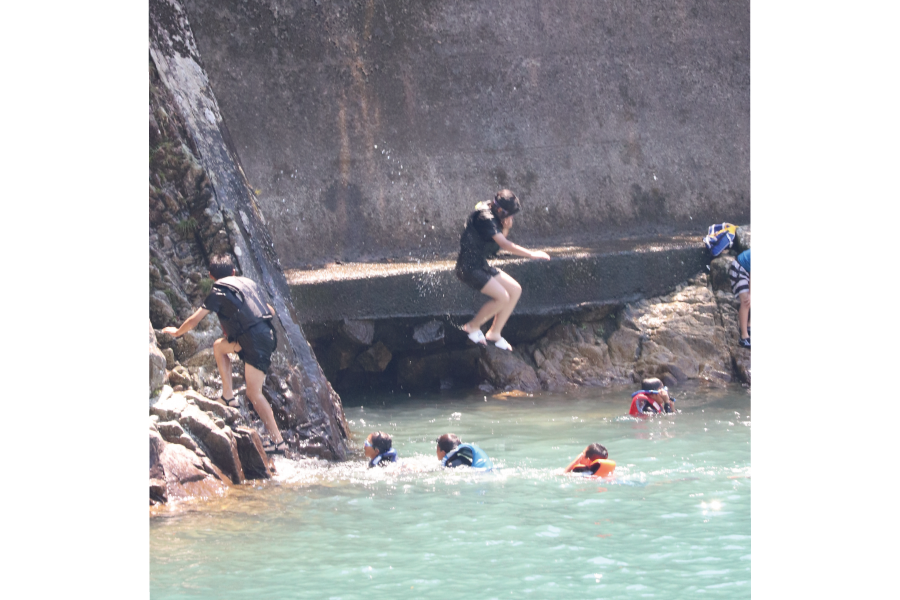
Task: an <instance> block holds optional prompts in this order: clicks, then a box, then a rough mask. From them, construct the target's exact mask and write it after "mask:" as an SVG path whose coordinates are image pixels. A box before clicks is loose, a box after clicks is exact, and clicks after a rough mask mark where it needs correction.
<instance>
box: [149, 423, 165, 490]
mask: <svg viewBox="0 0 900 600" xmlns="http://www.w3.org/2000/svg"><path fill="white" fill-rule="evenodd" d="M165 446H166V442H165V441H164V440H163V439H162V437H161V436H160V435H159V432H157V431H156V428H155V427H153V425H152V424H151V426H150V504H151V505H153V504H162V503H165V502H168V500H169V495H168V492H167V490H166V471H165V469H164V468H163V465H162V453H163V449H164V448H165Z"/></svg>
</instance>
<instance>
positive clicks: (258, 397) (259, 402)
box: [244, 363, 284, 444]
mask: <svg viewBox="0 0 900 600" xmlns="http://www.w3.org/2000/svg"><path fill="white" fill-rule="evenodd" d="M244 379H246V380H247V397H248V398H249V399H250V402H252V403H253V408H255V409H256V414H258V415H259V418H260V419H262V422H263V423H264V424H265V426H266V429H267V430H268V432H269V435H271V436H272V437H273V438H274V439H275V443H278V444H280V443H281V442H282V441H283V439H284V438H282V437H281V432H280V431H279V430H278V425H277V424H276V423H275V413H273V412H272V407H271V406H269V402H268V401H267V400H266V398H265V396H263V393H262V386H263V383H264V382H265V380H266V374H265V373H263V372H262V371H260V370H259V369H257V368H256V367H254V366H253V365H250V364H247V363H244Z"/></svg>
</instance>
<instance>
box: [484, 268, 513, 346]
mask: <svg viewBox="0 0 900 600" xmlns="http://www.w3.org/2000/svg"><path fill="white" fill-rule="evenodd" d="M491 281H497V282H498V283H499V284H500V285H502V286H503V289H505V290H506V293H507V294H508V295H509V301H508V302H507V303H506V304H504V305H503V307H502V308H501V309H500V311H499V312H498V313H497V314H496V315H494V322H493V323H492V324H491V328H490V329H488V332H487V333H486V334H484V337H485V338H486V339H488V340H490V341H492V342H496V341H497V340H499V339H500V338H501V337H502V332H503V327H504V326H505V325H506V321H507V320H508V319H509V316H510V315H511V314H512V312H513V309H514V308H515V307H516V303H517V302H518V301H519V297H520V296H521V295H522V286H521V285H519V282H518V281H516V280H515V279H513V278H512V277H510V276H509V275H507V274H506V273H504V272H503V271H500V274H499V275H495V276H494V277H493V278H492V279H491Z"/></svg>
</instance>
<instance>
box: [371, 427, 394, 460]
mask: <svg viewBox="0 0 900 600" xmlns="http://www.w3.org/2000/svg"><path fill="white" fill-rule="evenodd" d="M392 443H393V442H392V440H391V436H390V435H389V434H387V433H385V432H383V431H376V432H375V433H373V434H372V447H373V448H375V449H376V450H378V454H384V453H385V452H387V451H388V450H390V449H391V445H392Z"/></svg>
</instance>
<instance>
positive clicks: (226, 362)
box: [213, 338, 240, 400]
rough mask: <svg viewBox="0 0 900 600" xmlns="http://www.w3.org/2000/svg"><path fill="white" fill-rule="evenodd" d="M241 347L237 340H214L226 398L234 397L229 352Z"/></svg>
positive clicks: (214, 350)
mask: <svg viewBox="0 0 900 600" xmlns="http://www.w3.org/2000/svg"><path fill="white" fill-rule="evenodd" d="M239 349H240V346H238V343H237V342H229V341H228V340H226V339H225V338H219V339H217V340H216V341H215V342H213V354H214V355H215V357H216V366H217V367H218V368H219V376H220V377H221V378H222V398H224V399H225V400H231V399H232V398H234V390H233V389H232V388H231V357H230V356H228V354H229V353H231V352H237V351H238V350H239Z"/></svg>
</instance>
